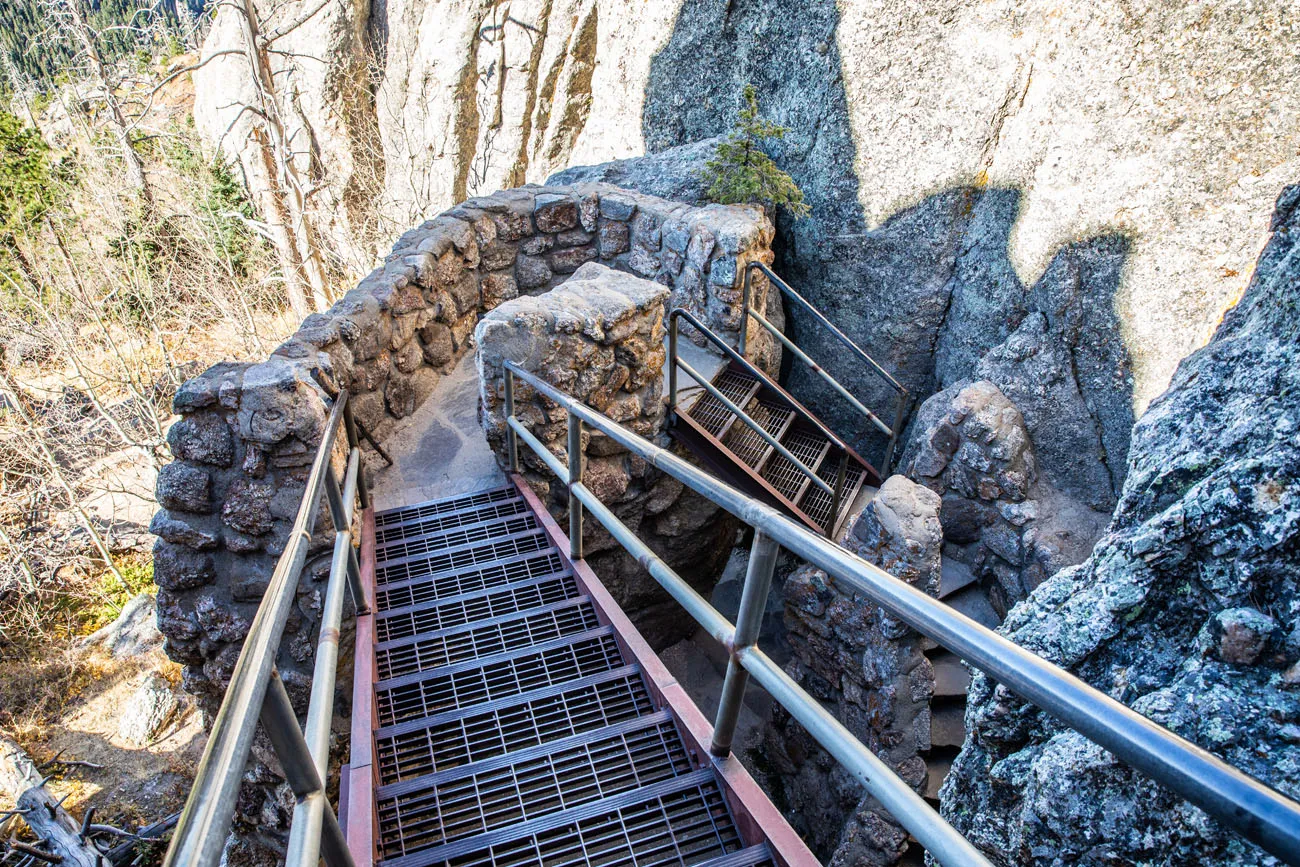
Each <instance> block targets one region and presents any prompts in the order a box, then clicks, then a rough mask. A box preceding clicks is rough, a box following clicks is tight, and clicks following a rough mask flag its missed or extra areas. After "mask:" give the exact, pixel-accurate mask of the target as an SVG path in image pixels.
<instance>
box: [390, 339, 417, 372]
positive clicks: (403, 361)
mask: <svg viewBox="0 0 1300 867" xmlns="http://www.w3.org/2000/svg"><path fill="white" fill-rule="evenodd" d="M423 360H424V348H423V346H422V345H421V344H420V343H418V342H416V341H414V340H412V341H411V342H410V343H408V344H407V345H406V348H405V349H402V350H400V351H398V352H394V353H393V367H394V368H396V369H397V371H398V372H399V373H413V372H414V371H415V369H416V368H418V367H419V366H420V363H421V362H422V361H423Z"/></svg>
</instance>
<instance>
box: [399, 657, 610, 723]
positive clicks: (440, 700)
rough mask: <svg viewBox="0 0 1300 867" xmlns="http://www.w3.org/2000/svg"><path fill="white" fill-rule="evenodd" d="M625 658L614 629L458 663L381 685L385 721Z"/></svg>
mask: <svg viewBox="0 0 1300 867" xmlns="http://www.w3.org/2000/svg"><path fill="white" fill-rule="evenodd" d="M622 664H623V658H622V656H620V655H619V651H618V642H616V641H615V640H614V639H613V637H612V636H610V635H595V636H591V637H589V638H584V639H582V640H581V641H575V642H572V643H569V644H560V645H558V646H552V647H547V648H546V649H545V650H539V651H538V652H535V653H527V654H520V655H517V656H511V657H510V658H508V659H501V660H498V661H496V662H491V663H488V664H487V665H480V666H476V665H473V664H467V665H458V666H455V667H454V669H450V670H447V671H445V672H439V673H437V674H434V675H431V676H429V677H427V678H423V679H419V680H416V681H415V682H413V683H402V684H400V685H394V686H392V687H389V688H381V689H380V690H379V692H378V693H377V695H376V700H377V702H378V704H379V719H380V724H381V725H392V724H394V723H399V722H404V721H406V720H411V719H424V718H426V717H431V716H433V715H435V714H438V713H442V712H444V711H449V710H457V709H460V708H466V707H470V706H472V705H476V704H482V703H483V702H488V701H496V700H498V699H502V698H508V697H509V696H512V695H519V694H521V693H525V692H529V691H531V690H534V689H541V688H543V687H547V686H555V685H556V684H562V683H565V682H566V681H570V680H577V679H578V678H580V677H587V676H589V675H593V674H600V673H601V672H605V671H613V670H614V669H616V668H619V667H620V666H621V665H622Z"/></svg>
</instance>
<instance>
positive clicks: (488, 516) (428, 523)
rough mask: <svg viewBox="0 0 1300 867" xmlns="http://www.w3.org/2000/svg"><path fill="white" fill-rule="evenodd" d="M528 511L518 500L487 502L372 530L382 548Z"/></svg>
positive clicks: (522, 502) (520, 500) (376, 541)
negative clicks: (413, 538)
mask: <svg viewBox="0 0 1300 867" xmlns="http://www.w3.org/2000/svg"><path fill="white" fill-rule="evenodd" d="M527 511H528V506H527V505H526V504H525V503H524V501H523V500H522V499H520V498H518V497H515V498H514V499H510V500H501V501H498V502H493V503H489V504H488V505H486V506H481V507H478V508H472V509H463V510H461V511H459V512H452V513H450V514H438V515H431V516H429V517H427V518H409V519H407V520H405V521H402V522H400V523H395V524H389V525H388V526H386V527H385V528H384V529H382V530H380V529H377V530H376V531H375V543H376V544H378V545H383V544H384V543H386V542H391V541H393V540H394V539H401V538H403V537H408V536H420V535H424V534H426V533H437V532H439V531H441V530H451V529H455V528H456V527H466V526H468V525H470V524H481V523H483V522H484V521H491V520H494V519H496V518H509V517H510V516H511V515H522V514H524V513H525V512H527Z"/></svg>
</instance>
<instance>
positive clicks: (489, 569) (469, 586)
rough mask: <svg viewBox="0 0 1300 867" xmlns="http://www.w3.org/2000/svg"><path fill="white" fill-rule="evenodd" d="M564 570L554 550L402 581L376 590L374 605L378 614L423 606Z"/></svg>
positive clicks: (562, 563) (561, 561)
mask: <svg viewBox="0 0 1300 867" xmlns="http://www.w3.org/2000/svg"><path fill="white" fill-rule="evenodd" d="M563 571H564V561H563V560H561V559H560V555H559V554H557V553H556V552H555V551H554V550H548V551H544V552H543V553H541V554H534V555H532V556H531V557H520V558H518V559H514V560H510V561H508V562H505V563H493V564H491V565H488V566H483V567H481V568H478V569H471V570H468V571H465V572H456V573H452V574H450V575H439V576H436V577H433V576H430V577H427V578H424V579H423V580H420V579H419V578H418V577H417V579H416V580H412V581H405V582H401V583H400V584H398V583H397V582H394V585H396V586H393V585H390V586H388V587H384V588H381V589H379V590H378V591H377V592H376V594H375V596H376V603H377V604H378V606H379V610H380V611H391V610H392V609H394V608H405V607H407V606H410V605H423V604H425V603H426V602H432V601H434V600H437V599H445V598H446V597H448V596H459V595H461V594H464V593H473V592H476V591H479V590H485V589H487V588H490V587H498V586H500V585H502V584H513V583H515V582H518V581H525V580H527V579H529V578H541V577H545V576H547V575H555V574H558V573H560V572H563Z"/></svg>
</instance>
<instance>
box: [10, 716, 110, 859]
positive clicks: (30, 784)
mask: <svg viewBox="0 0 1300 867" xmlns="http://www.w3.org/2000/svg"><path fill="white" fill-rule="evenodd" d="M0 793H3V794H4V795H5V797H6V798H7V799H8V800H12V801H13V802H14V803H15V804H16V805H17V807H18V809H19V810H21V811H22V816H23V821H24V822H26V823H27V827H29V828H31V829H32V833H33V834H34V835H36V837H37V838H38V839H39V840H42V841H43V842H42V843H41V845H40V847H39V848H40V849H41V850H42V851H43V852H48V853H50V854H52V855H54V856H56V857H58V858H61V859H62V860H61V861H59V862H58V863H59V864H61V865H64V867H97V865H98V864H99V855H100V853H99V850H98V849H96V848H95V846H94V845H93V844H92V843H89V842H86V841H83V840H82V839H81V824H80V823H79V822H77V820H76V819H74V818H72V816H71V815H69V813H68V811H67V810H65V809H63V808H62V807H60V806H59V804H58V801H56V800H55V799H54V797H53V796H52V795H51V794H50V793H49V792H48V791H47V790H46V789H45V779H44V778H43V777H42V776H41V772H40V770H39V769H38V768H37V767H36V763H35V762H33V761H32V760H31V757H30V756H28V755H27V752H26V751H25V750H24V749H23V748H22V747H20V746H19V745H18V743H17V742H16V741H13V740H11V739H10V738H8V737H6V736H5V735H3V734H0Z"/></svg>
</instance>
